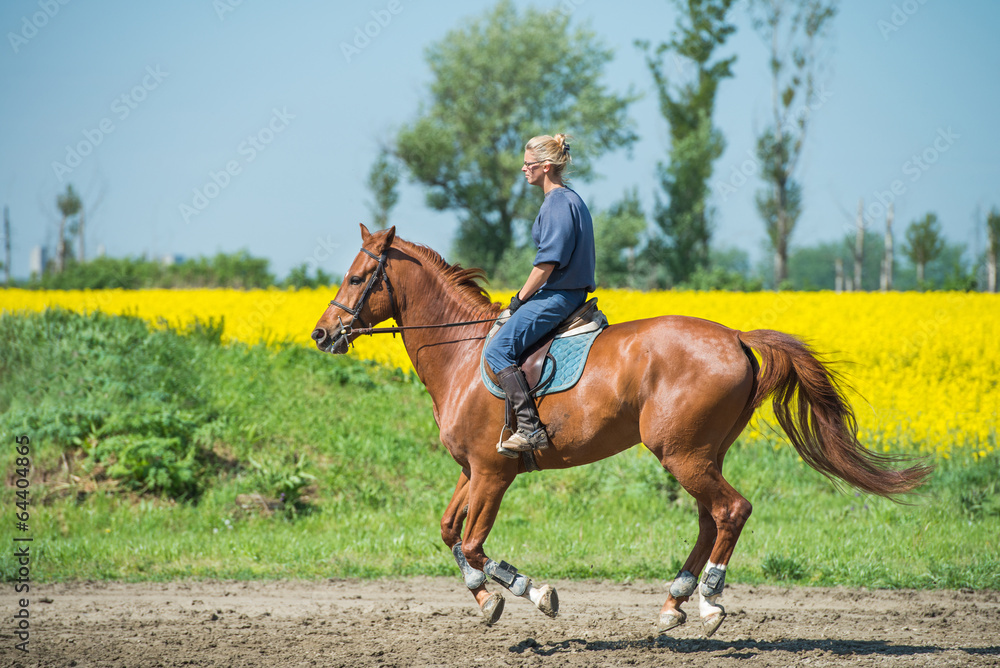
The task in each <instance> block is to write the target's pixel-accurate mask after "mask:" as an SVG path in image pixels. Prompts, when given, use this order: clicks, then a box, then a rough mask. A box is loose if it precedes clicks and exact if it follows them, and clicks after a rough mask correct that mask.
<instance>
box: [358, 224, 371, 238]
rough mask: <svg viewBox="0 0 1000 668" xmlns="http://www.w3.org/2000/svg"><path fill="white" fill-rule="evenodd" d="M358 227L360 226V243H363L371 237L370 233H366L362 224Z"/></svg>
mask: <svg viewBox="0 0 1000 668" xmlns="http://www.w3.org/2000/svg"><path fill="white" fill-rule="evenodd" d="M359 225H361V243H365V242H366V241H368V239H369V237H371V235H372V233H371V232H369V231H368V228H367V227H365V224H364V223H359Z"/></svg>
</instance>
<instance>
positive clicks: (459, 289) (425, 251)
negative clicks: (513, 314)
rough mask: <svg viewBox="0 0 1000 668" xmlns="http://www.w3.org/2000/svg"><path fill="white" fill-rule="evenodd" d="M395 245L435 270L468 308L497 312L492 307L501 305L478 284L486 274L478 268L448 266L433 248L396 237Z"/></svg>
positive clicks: (483, 279) (456, 265)
mask: <svg viewBox="0 0 1000 668" xmlns="http://www.w3.org/2000/svg"><path fill="white" fill-rule="evenodd" d="M396 244H398V245H399V246H400V247H401V248H403V249H405V250H406V252H408V253H411V254H412V255H414V256H415V257H416V258H417V259H419V260H421V261H422V262H425V263H426V264H427V265H428V266H430V267H432V268H433V269H434V270H436V273H437V276H439V277H440V278H441V279H443V280H444V282H445V283H446V284H447V285H448V286H449V287H451V288H452V289H453V290H454V291H455V293H456V294H457V295H458V296H459V298H460V299H461V300H462V302H463V303H464V304H465V305H466V306H468V307H469V308H471V309H473V310H487V309H488V310H499V308H493V307H500V306H501V305H500V304H499V303H498V302H493V301H492V299H491V298H490V293H489V292H487V291H486V288H484V287H483V286H482V285H481V284H480V281H487V279H486V272H484V271H483V270H482V269H479V268H478V267H473V268H470V269H466V268H465V267H463V266H462V265H460V264H448V262H446V261H445V259H444V258H443V257H441V254H440V253H438V252H437V251H436V250H434V249H433V248H431V247H429V246H424V245H423V244H417V243H413V242H412V241H406V240H405V239H400V238H399V237H396ZM396 244H394V245H396ZM487 282H488V281H487Z"/></svg>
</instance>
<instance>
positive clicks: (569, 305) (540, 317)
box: [485, 288, 587, 372]
mask: <svg viewBox="0 0 1000 668" xmlns="http://www.w3.org/2000/svg"><path fill="white" fill-rule="evenodd" d="M586 300H587V291H586V290H585V289H580V290H546V289H544V288H543V289H541V290H539V291H538V292H536V293H535V294H534V295H532V297H531V299H529V300H528V301H526V302H525V303H524V304H522V305H521V307H520V308H518V309H517V310H516V311H514V315H512V316H510V319H509V320H508V321H507V322H506V323H504V325H503V327H501V328H500V329H499V330H497V333H496V334H495V335H494V336H493V340H492V341H490V344H489V345H488V346H487V347H486V352H485V357H486V361H487V362H489V365H490V368H492V369H493V371H494V372H498V371H500V370H501V369H506V368H507V367H509V366H511V365H512V364H517V363H518V358H519V357H520V356H521V354H522V353H523V352H524V351H525V350H527V349H528V348H529V347H530V346H531V345H532V344H533V343H535V342H537V341H538V340H539V339H541V338H542V337H543V336H545V335H546V334H548V333H549V332H551V331H552V330H553V329H555V328H556V327H558V326H559V324H560V323H562V321H563V320H565V319H566V317H567V316H569V314H570V313H572V312H573V311H575V310H576V309H578V308H580V306H582V305H583V302H585V301H586Z"/></svg>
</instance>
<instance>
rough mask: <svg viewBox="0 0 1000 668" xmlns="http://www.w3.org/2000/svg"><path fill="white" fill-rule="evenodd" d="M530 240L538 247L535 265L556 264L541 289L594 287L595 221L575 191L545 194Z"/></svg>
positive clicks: (559, 189) (554, 189) (593, 288)
mask: <svg viewBox="0 0 1000 668" xmlns="http://www.w3.org/2000/svg"><path fill="white" fill-rule="evenodd" d="M531 238H532V239H533V240H534V242H535V246H536V247H538V254H537V255H535V262H534V264H535V265H539V264H541V263H543V262H554V263H555V265H556V268H555V269H554V270H553V271H552V275H551V276H549V280H547V281H546V282H545V284H544V285H543V286H542V288H543V289H549V290H579V289H586V290H587V292H593V291H594V290H595V289H596V288H597V281H596V280H595V278H594V271H595V269H596V266H597V259H596V251H595V248H594V221H593V220H592V219H591V218H590V211H589V210H588V209H587V205H586V204H585V203H584V201H583V199H582V198H581V197H580V196H579V195H577V194H576V193H575V192H574V191H572V190H570V189H569V188H553V189H552V190H550V191H549V192H548V193H547V194H546V195H545V201H544V202H542V208H541V209H539V211H538V217H537V218H535V224H534V225H532V226H531Z"/></svg>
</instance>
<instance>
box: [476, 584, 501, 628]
mask: <svg viewBox="0 0 1000 668" xmlns="http://www.w3.org/2000/svg"><path fill="white" fill-rule="evenodd" d="M503 605H504V598H503V595H502V594H500V593H498V592H493V593H492V594H490V597H489V598H488V599H486V602H485V603H483V606H482V607H481V608H479V609H480V610H481V611H482V613H483V619H485V620H486V626H493V625H494V624H496V623H497V621H498V620H499V619H500V615H502V614H503Z"/></svg>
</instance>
